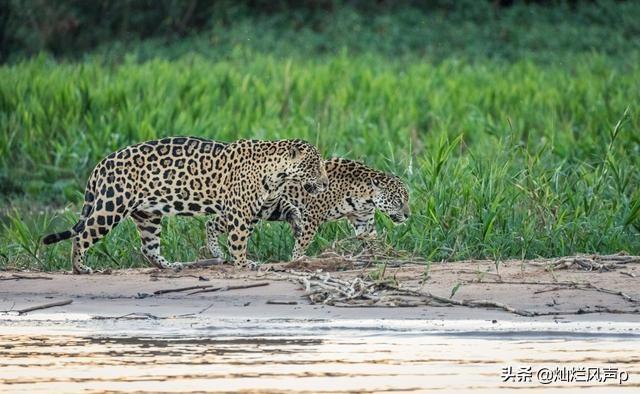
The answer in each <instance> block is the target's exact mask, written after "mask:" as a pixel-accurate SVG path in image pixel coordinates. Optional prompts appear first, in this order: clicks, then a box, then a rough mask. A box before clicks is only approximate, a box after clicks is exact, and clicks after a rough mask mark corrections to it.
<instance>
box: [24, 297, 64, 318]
mask: <svg viewBox="0 0 640 394" xmlns="http://www.w3.org/2000/svg"><path fill="white" fill-rule="evenodd" d="M72 302H73V300H63V301H56V302H50V303H48V304H43V305H36V306H31V307H29V308H24V309H16V310H15V312H17V313H18V314H19V315H23V314H25V313H29V312H33V311H38V310H40V309H47V308H53V307H56V306H64V305H69V304H71V303H72Z"/></svg>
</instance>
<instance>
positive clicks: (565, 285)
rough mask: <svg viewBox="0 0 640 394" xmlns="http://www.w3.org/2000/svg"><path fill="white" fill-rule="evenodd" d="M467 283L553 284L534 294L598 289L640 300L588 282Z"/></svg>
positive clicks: (601, 291) (494, 283)
mask: <svg viewBox="0 0 640 394" xmlns="http://www.w3.org/2000/svg"><path fill="white" fill-rule="evenodd" d="M469 283H478V284H493V285H504V284H507V285H537V286H554V287H552V288H550V289H544V290H538V291H535V292H534V293H535V294H540V293H546V292H549V291H556V290H572V289H575V290H587V291H589V290H591V291H598V292H600V293H606V294H613V295H617V296H620V297H622V298H623V299H625V300H626V301H629V302H640V300H638V299H636V298H633V297H631V296H630V295H628V294H626V293H623V292H622V291H619V290H612V289H606V288H604V287H599V286H596V285H594V284H592V283H589V282H536V281H516V280H506V281H488V280H482V281H473V282H469Z"/></svg>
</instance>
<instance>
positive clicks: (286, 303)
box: [266, 300, 298, 305]
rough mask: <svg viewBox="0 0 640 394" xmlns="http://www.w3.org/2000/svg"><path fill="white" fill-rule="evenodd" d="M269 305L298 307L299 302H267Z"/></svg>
mask: <svg viewBox="0 0 640 394" xmlns="http://www.w3.org/2000/svg"><path fill="white" fill-rule="evenodd" d="M266 304H268V305H298V301H282V300H267V302H266Z"/></svg>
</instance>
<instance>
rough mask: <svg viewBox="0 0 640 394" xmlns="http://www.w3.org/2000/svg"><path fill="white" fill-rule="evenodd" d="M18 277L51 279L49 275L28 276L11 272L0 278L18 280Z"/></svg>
mask: <svg viewBox="0 0 640 394" xmlns="http://www.w3.org/2000/svg"><path fill="white" fill-rule="evenodd" d="M20 279H44V280H52V279H53V278H52V277H50V276H29V275H20V274H13V275H11V276H6V277H0V280H20Z"/></svg>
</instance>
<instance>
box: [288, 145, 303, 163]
mask: <svg viewBox="0 0 640 394" xmlns="http://www.w3.org/2000/svg"><path fill="white" fill-rule="evenodd" d="M300 155H301V152H300V149H298V147H297V146H291V147H290V148H289V157H291V159H293V160H295V159H297V158H298V157H300Z"/></svg>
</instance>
